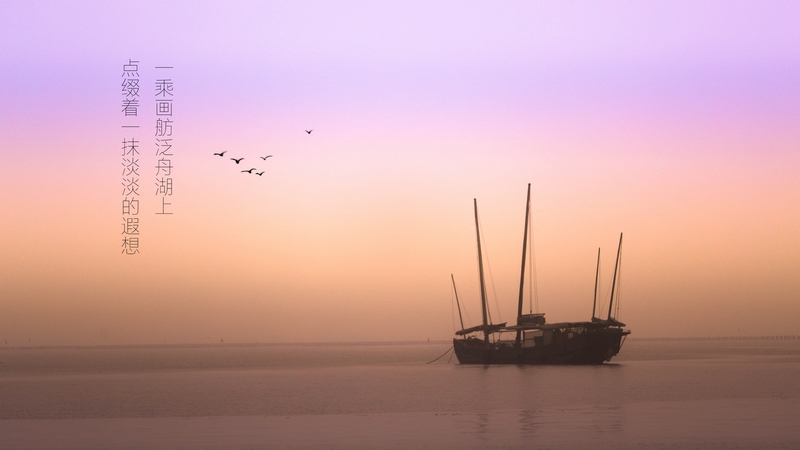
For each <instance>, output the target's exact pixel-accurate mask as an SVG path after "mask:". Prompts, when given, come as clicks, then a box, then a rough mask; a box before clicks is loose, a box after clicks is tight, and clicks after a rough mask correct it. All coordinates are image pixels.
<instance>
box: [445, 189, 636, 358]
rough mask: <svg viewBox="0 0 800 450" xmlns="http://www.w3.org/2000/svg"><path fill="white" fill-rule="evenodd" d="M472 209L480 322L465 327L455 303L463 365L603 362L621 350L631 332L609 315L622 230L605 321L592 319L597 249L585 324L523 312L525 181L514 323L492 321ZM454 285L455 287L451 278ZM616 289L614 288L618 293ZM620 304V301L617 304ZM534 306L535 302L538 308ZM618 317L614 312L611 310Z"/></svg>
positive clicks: (527, 209) (455, 345)
mask: <svg viewBox="0 0 800 450" xmlns="http://www.w3.org/2000/svg"><path fill="white" fill-rule="evenodd" d="M473 202H474V207H475V230H476V234H477V238H478V273H479V276H480V288H481V311H482V315H483V323H482V324H481V325H477V326H474V327H471V328H464V321H463V318H462V317H461V304H460V302H458V291H456V302H457V304H458V314H459V318H460V319H461V328H462V329H461V330H459V331H457V332H456V337H455V338H453V348H454V351H455V354H456V357H457V358H458V362H459V363H461V364H603V363H605V362H607V361H609V360H611V358H612V357H614V356H615V355H616V354H617V353H619V350H620V348H621V347H622V343H623V342H624V341H625V337H626V336H627V335H629V334H630V333H631V332H630V330H625V329H623V327H625V326H626V325H625V324H624V323H622V322H620V321H618V320H617V319H616V318H615V317H612V310H613V309H612V308H613V304H614V298H615V297H614V295H615V289H616V288H617V284H618V277H619V273H618V269H619V264H620V253H621V251H622V233H620V235H619V247H618V248H617V260H616V264H615V265H614V277H613V280H612V283H611V297H610V298H609V303H608V314H607V316H606V318H605V319H602V318H599V317H595V314H596V308H597V285H598V281H599V276H600V249H598V250H597V270H596V273H595V288H594V305H593V307H592V319H591V320H590V321H584V322H561V323H546V321H545V318H544V313H541V314H540V313H538V312H537V313H533V312H531V313H529V314H523V313H522V304H523V290H524V289H523V288H524V286H525V262H526V256H527V255H526V249H527V245H528V242H527V241H528V233H529V225H528V224H529V219H530V204H531V185H530V183H529V184H528V200H527V204H526V206H525V234H524V237H523V240H522V270H521V273H520V282H519V303H518V307H517V323H516V325H507V323H506V322H504V323H498V324H492V323H490V319H489V314H488V311H489V310H488V305H487V302H486V284H485V281H484V274H483V257H482V254H481V236H480V228H479V226H478V201H477V200H473ZM451 279H452V280H453V289H454V290H455V279H454V278H453V277H452V275H451ZM618 296H619V291H618V290H617V297H618ZM617 304H619V302H617ZM537 308H538V306H537ZM615 315H618V312H617V313H616V314H615Z"/></svg>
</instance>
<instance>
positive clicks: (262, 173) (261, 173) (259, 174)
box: [256, 171, 266, 176]
mask: <svg viewBox="0 0 800 450" xmlns="http://www.w3.org/2000/svg"><path fill="white" fill-rule="evenodd" d="M265 172H266V171H265ZM256 175H258V176H261V175H264V172H256Z"/></svg>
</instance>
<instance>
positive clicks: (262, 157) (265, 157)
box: [260, 155, 272, 161]
mask: <svg viewBox="0 0 800 450" xmlns="http://www.w3.org/2000/svg"><path fill="white" fill-rule="evenodd" d="M260 158H261V159H263V160H264V161H266V160H267V158H272V155H267V156H260Z"/></svg>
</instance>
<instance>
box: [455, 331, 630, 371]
mask: <svg viewBox="0 0 800 450" xmlns="http://www.w3.org/2000/svg"><path fill="white" fill-rule="evenodd" d="M628 333H629V332H628V331H623V330H622V329H619V328H605V329H599V330H592V331H588V332H585V333H581V334H576V335H574V336H570V337H567V336H564V337H563V338H562V339H556V340H555V341H552V342H547V343H544V342H543V340H542V339H538V340H536V341H534V342H530V341H528V344H527V346H526V345H525V344H523V343H520V345H517V344H516V342H514V341H506V342H503V341H501V342H495V343H492V342H489V343H487V342H486V341H484V340H483V339H478V338H476V337H469V338H456V339H453V347H454V350H455V354H456V357H457V358H458V362H459V363H461V364H525V365H538V364H603V363H605V362H606V361H609V360H610V359H611V358H612V357H614V356H615V355H616V354H617V353H619V350H620V348H621V347H622V342H623V341H624V336H626V335H627V334H628Z"/></svg>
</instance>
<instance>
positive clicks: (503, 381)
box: [0, 341, 800, 449]
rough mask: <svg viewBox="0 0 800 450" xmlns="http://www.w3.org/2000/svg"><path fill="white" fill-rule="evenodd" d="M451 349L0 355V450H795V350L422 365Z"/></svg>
mask: <svg viewBox="0 0 800 450" xmlns="http://www.w3.org/2000/svg"><path fill="white" fill-rule="evenodd" d="M447 347H448V346H443V345H418V346H382V347H257V348H230V347H229V348H213V349H142V350H131V349H127V350H119V349H117V350H0V361H2V363H0V449H5V448H47V449H51V448H52V449H56V448H312V449H313V448H319V449H322V448H459V449H465V448H467V449H469V448H552V449H561V448H565V449H566V448H579V447H585V446H587V445H592V447H594V448H615V449H620V448H622V449H627V448H630V449H635V448H636V449H638V448H652V449H656V448H658V449H660V448H664V449H667V448H684V449H695V448H696V449H705V448H721V449H722V448H726V449H727V448H754V449H755V448H787V449H788V448H800V431H798V430H800V342H798V341H766V342H736V343H730V342H721V343H712V342H689V343H637V342H627V343H626V344H625V346H624V347H623V349H622V352H621V353H620V355H619V356H618V357H617V358H615V359H614V364H609V365H605V366H588V367H559V366H509V367H485V366H460V365H458V364H455V358H453V360H451V361H450V363H449V364H447V356H445V357H444V358H443V359H441V360H439V361H437V362H436V363H434V364H429V365H426V364H425V362H426V361H430V360H431V359H433V358H435V357H437V356H439V355H441V354H442V353H443V352H444V351H445V350H446V349H447Z"/></svg>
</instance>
